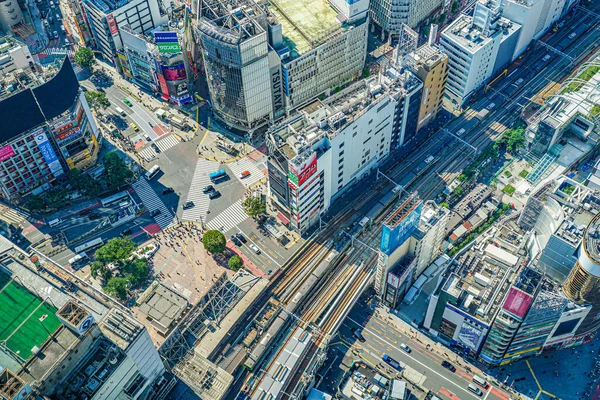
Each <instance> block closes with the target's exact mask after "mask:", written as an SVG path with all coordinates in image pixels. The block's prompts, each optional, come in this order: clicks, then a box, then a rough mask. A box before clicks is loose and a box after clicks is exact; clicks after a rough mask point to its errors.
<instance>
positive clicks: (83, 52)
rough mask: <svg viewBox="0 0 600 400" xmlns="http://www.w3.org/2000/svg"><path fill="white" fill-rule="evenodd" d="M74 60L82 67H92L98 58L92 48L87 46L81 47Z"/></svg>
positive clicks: (74, 55)
mask: <svg viewBox="0 0 600 400" xmlns="http://www.w3.org/2000/svg"><path fill="white" fill-rule="evenodd" d="M73 61H75V64H77V65H79V66H80V67H81V68H91V67H92V66H93V65H94V63H95V62H96V59H95V57H94V53H93V52H92V51H91V50H90V49H88V48H87V47H80V48H79V49H77V51H76V52H75V54H73Z"/></svg>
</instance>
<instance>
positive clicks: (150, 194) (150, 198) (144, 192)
mask: <svg viewBox="0 0 600 400" xmlns="http://www.w3.org/2000/svg"><path fill="white" fill-rule="evenodd" d="M131 186H132V187H133V190H135V192H136V193H137V195H138V196H140V199H142V203H144V206H145V207H146V208H147V209H148V211H150V212H152V211H154V210H157V209H158V210H160V214H158V215H157V216H156V217H154V220H155V221H156V223H157V224H158V226H160V229H165V228H166V227H167V226H169V224H170V223H171V221H173V214H172V213H171V211H169V209H168V208H167V206H166V205H165V203H163V201H162V200H161V199H160V198H159V197H158V195H157V194H156V192H155V191H154V189H152V187H151V186H150V184H149V183H148V182H147V181H146V180H145V179H143V178H142V179H140V180H138V181H136V182H134V183H133V184H132V185H131Z"/></svg>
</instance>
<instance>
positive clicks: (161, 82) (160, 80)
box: [158, 74, 171, 100]
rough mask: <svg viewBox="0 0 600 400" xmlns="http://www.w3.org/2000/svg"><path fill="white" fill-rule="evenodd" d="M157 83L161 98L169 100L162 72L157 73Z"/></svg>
mask: <svg viewBox="0 0 600 400" xmlns="http://www.w3.org/2000/svg"><path fill="white" fill-rule="evenodd" d="M158 84H159V85H160V91H161V93H162V98H163V99H165V100H169V99H170V98H171V96H169V88H168V87H167V81H166V80H165V77H164V76H163V75H162V74H158Z"/></svg>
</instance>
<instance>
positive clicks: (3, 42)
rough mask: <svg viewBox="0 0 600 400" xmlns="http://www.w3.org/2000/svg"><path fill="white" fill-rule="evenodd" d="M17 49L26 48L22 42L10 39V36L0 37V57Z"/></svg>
mask: <svg viewBox="0 0 600 400" xmlns="http://www.w3.org/2000/svg"><path fill="white" fill-rule="evenodd" d="M17 47H27V44H25V43H24V42H22V41H20V40H18V39H16V38H14V37H12V36H1V37H0V55H3V54H6V53H8V52H9V51H10V50H12V49H14V48H17Z"/></svg>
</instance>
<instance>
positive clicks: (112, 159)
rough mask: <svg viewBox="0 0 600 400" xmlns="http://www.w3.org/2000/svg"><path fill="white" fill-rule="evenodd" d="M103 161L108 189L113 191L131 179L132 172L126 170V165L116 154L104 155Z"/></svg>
mask: <svg viewBox="0 0 600 400" xmlns="http://www.w3.org/2000/svg"><path fill="white" fill-rule="evenodd" d="M103 161H104V168H105V170H106V176H105V179H106V184H107V185H108V187H109V188H111V189H113V188H117V187H119V186H121V185H125V184H127V183H129V181H130V180H131V178H133V172H131V170H130V169H129V168H127V165H126V164H125V162H124V161H123V160H121V157H119V155H118V154H117V153H115V152H112V153H108V154H106V155H105V156H104V160H103Z"/></svg>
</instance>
